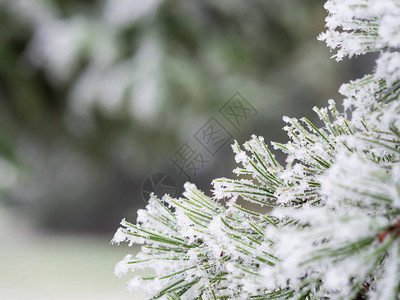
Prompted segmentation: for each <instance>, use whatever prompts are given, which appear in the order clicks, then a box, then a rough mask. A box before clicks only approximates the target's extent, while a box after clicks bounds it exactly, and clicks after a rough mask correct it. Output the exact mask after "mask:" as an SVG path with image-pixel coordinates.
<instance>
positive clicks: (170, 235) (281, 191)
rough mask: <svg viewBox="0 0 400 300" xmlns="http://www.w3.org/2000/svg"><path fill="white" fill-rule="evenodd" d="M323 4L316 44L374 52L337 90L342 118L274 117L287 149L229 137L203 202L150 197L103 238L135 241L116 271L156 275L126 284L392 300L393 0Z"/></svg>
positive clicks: (396, 264)
mask: <svg viewBox="0 0 400 300" xmlns="http://www.w3.org/2000/svg"><path fill="white" fill-rule="evenodd" d="M325 7H326V8H327V10H328V12H329V15H328V17H327V20H326V21H327V27H328V30H327V32H325V33H323V34H322V35H321V36H320V38H321V39H323V40H325V41H326V43H327V44H328V46H329V47H331V48H332V49H338V52H337V54H336V58H337V59H338V60H340V59H342V58H343V57H344V56H349V57H351V56H353V55H358V54H362V53H366V52H371V51H377V52H379V57H378V59H377V60H376V68H375V72H374V73H372V74H370V75H366V76H364V77H363V78H361V79H357V80H354V81H351V82H350V83H347V84H344V85H342V87H341V88H340V92H341V94H342V95H343V96H344V101H343V104H344V110H343V112H339V111H338V109H337V107H336V104H335V102H334V101H333V100H329V105H328V107H326V108H314V111H315V113H316V114H317V115H318V116H319V118H320V120H321V122H322V125H321V126H317V125H315V124H313V123H311V122H310V121H309V120H308V119H306V118H301V119H300V120H298V119H295V118H289V117H284V121H285V122H286V124H287V125H286V126H285V127H284V130H285V131H286V132H287V135H288V137H289V140H288V142H286V143H284V144H281V143H272V144H271V146H269V145H267V143H265V141H264V139H263V138H262V137H257V136H252V138H251V139H250V140H249V141H248V142H246V143H245V144H244V145H243V146H240V145H239V144H238V143H237V142H235V144H234V145H233V146H232V148H233V151H234V153H235V160H236V162H237V163H238V164H239V165H240V166H239V167H238V168H236V169H235V170H234V173H235V174H236V175H237V178H234V179H229V178H220V179H216V180H214V181H213V185H214V191H213V193H214V196H213V197H211V198H210V197H207V196H205V195H204V194H203V193H201V192H200V191H199V190H198V189H197V188H196V187H195V186H194V185H192V184H189V183H187V184H186V185H185V190H186V191H185V193H184V197H182V198H179V199H172V198H170V197H169V196H164V198H162V199H161V200H160V199H157V198H156V197H155V196H152V197H151V199H150V201H149V204H148V205H147V207H146V209H145V210H140V211H139V213H138V220H137V224H136V225H133V224H131V223H128V222H126V221H125V220H123V221H122V223H121V225H122V227H121V228H120V229H119V230H118V231H117V233H116V234H115V237H114V240H113V241H114V242H117V243H119V242H122V241H128V242H129V243H139V244H143V246H142V248H141V251H140V253H139V254H138V255H137V256H136V257H132V256H126V257H125V258H124V260H122V261H121V262H120V263H118V264H117V267H116V274H117V275H121V274H125V273H127V272H128V271H129V270H131V271H134V270H136V269H141V268H153V269H154V272H155V275H154V276H152V277H147V278H141V277H138V276H137V277H134V278H133V279H132V280H131V281H129V283H128V289H130V290H136V289H142V290H144V291H146V292H147V293H148V295H149V297H153V298H165V299H180V298H184V299H190V298H195V299H232V298H237V299H249V298H250V299H380V300H381V299H383V300H396V299H399V298H400V118H399V113H400V101H399V94H400V56H399V55H400V54H399V53H398V51H397V50H398V48H399V46H400V27H399V24H400V23H399V20H400V2H399V1H398V0H379V1H378V0H343V1H331V0H330V1H328V2H327V3H326V6H325ZM274 151H282V152H284V153H285V154H286V157H287V158H286V164H285V165H282V164H280V163H279V162H278V161H277V160H276V159H275V156H274V154H273V152H274ZM220 200H224V201H220ZM238 200H241V201H240V202H239V201H238ZM221 203H224V205H222V204H221ZM239 203H242V204H239ZM243 203H251V204H252V205H249V206H247V205H245V204H243ZM257 205H259V206H270V207H271V208H272V209H271V210H269V212H268V213H261V212H260V210H258V209H257V208H254V207H255V206H257Z"/></svg>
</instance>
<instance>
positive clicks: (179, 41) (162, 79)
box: [0, 0, 343, 231]
mask: <svg viewBox="0 0 400 300" xmlns="http://www.w3.org/2000/svg"><path fill="white" fill-rule="evenodd" d="M143 3H147V4H143ZM117 5H119V6H121V7H118V6H117ZM125 6H126V7H125ZM324 17H325V12H324V11H323V9H322V8H321V7H320V2H319V1H316V0H301V1H295V2H293V1H291V2H288V1H280V0H268V1H262V0H253V1H246V2H243V1H239V0H234V1H228V0H224V1H215V0H213V1H210V0H205V1H184V0H178V1H172V0H165V1H162V0H159V1H158V0H152V1H149V2H146V1H145V2H143V1H134V0H129V1H128V0H127V1H122V2H121V1H113V0H108V1H95V0H92V1H77V0H76V1H72V0H71V1H61V0H58V1H56V0H53V1H50V0H49V1H45V0H36V1H35V0H3V1H2V2H0V18H1V20H2V26H1V27H0V154H1V157H2V159H3V160H4V161H5V162H7V164H9V165H11V166H13V168H14V169H15V170H14V171H15V172H16V174H17V176H16V179H15V180H14V181H12V183H13V184H10V185H7V186H4V187H3V189H4V192H3V196H2V199H3V202H4V203H7V204H9V205H13V206H17V207H19V209H20V210H21V211H24V212H25V213H26V214H27V215H29V216H31V217H34V218H35V219H36V220H37V221H38V224H39V225H41V226H44V227H45V228H48V229H52V230H67V231H70V230H74V231H84V230H89V231H108V230H110V231H112V230H114V228H115V226H116V223H117V222H118V221H119V219H120V218H121V217H122V216H126V217H128V213H127V212H126V210H127V209H131V211H132V214H133V211H135V210H136V208H137V207H138V206H143V205H144V202H142V200H141V199H140V198H141V195H140V187H141V184H142V181H143V180H144V178H145V177H146V176H147V175H148V174H149V173H150V172H151V171H152V170H158V169H160V168H163V167H165V165H166V164H168V155H170V154H171V153H172V152H173V151H174V150H175V149H176V148H177V146H179V145H180V144H182V143H183V142H184V141H185V140H186V139H188V138H189V137H190V136H191V134H192V133H193V132H195V131H196V130H197V129H198V127H199V126H201V125H202V123H204V121H206V120H207V119H208V118H209V117H210V116H211V115H213V114H215V113H216V112H218V109H219V108H220V107H221V106H222V105H223V104H224V103H225V101H226V100H227V99H228V98H229V97H230V96H231V95H233V94H234V93H235V92H236V91H240V92H241V93H242V94H243V95H244V96H245V97H246V98H247V99H248V100H249V101H250V102H251V103H252V104H253V105H254V106H255V107H256V108H257V110H258V112H259V114H258V117H257V118H256V119H254V120H253V121H252V123H249V124H247V127H246V128H244V129H243V130H242V131H241V132H240V133H236V136H235V138H237V139H239V140H240V139H244V138H247V137H248V136H249V134H250V133H256V134H262V135H265V136H268V137H269V139H279V138H280V128H281V127H282V123H280V120H281V116H282V115H284V114H287V115H292V116H293V115H294V116H297V115H307V113H308V112H309V111H310V108H311V107H312V106H313V105H317V104H318V103H321V102H323V103H325V101H326V99H327V98H329V97H332V96H334V95H335V91H336V90H337V88H338V82H340V81H341V80H339V79H338V76H339V74H342V73H343V65H341V66H340V65H337V64H335V63H334V62H329V60H328V59H327V56H328V55H329V52H328V50H326V49H325V47H324V45H322V44H321V43H319V42H317V41H316V36H317V34H318V33H319V32H320V31H322V30H323V28H322V26H323V20H324ZM311 70H312V71H311ZM342 81H343V79H342ZM319 101H320V102H319ZM305 112H307V113H305ZM228 152H229V149H228ZM231 160H232V156H227V155H221V156H220V157H219V158H218V162H214V163H218V166H225V168H224V167H219V168H216V167H214V168H210V169H209V170H208V172H207V171H206V172H204V173H203V174H202V175H201V176H199V177H198V178H196V180H195V183H198V184H199V185H200V187H206V184H205V182H208V181H210V180H211V178H214V177H218V176H219V175H227V174H223V173H222V174H212V175H210V173H211V172H216V170H217V169H218V170H219V172H226V170H230V169H231V168H230V163H231ZM0 162H1V161H0ZM0 167H1V164H0ZM3 173H4V172H3ZM3 173H2V172H0V179H1V178H2V177H1V176H3V178H5V176H7V174H3ZM8 175H9V174H8ZM0 187H1V185H0Z"/></svg>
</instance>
